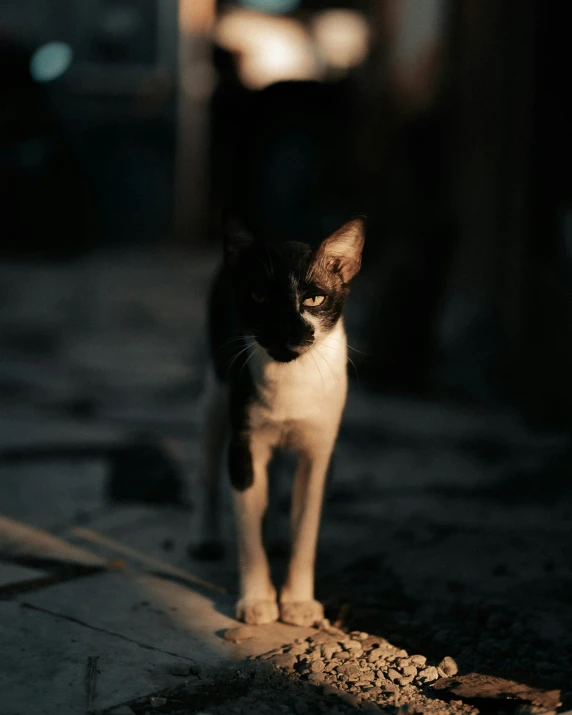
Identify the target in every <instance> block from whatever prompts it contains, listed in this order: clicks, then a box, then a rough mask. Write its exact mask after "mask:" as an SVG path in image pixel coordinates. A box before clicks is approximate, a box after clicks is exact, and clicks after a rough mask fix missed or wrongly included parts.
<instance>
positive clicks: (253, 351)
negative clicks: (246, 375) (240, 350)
mask: <svg viewBox="0 0 572 715" xmlns="http://www.w3.org/2000/svg"><path fill="white" fill-rule="evenodd" d="M249 347H251V348H252V352H251V353H250V355H249V356H248V357H247V358H246V360H245V361H244V362H243V363H242V367H241V368H240V372H239V373H238V381H239V382H240V376H241V375H242V371H243V370H244V368H245V367H246V366H247V365H248V363H249V361H250V360H251V359H252V358H253V357H254V355H255V354H256V346H253V345H250V346H249Z"/></svg>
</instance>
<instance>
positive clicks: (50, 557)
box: [0, 254, 572, 715]
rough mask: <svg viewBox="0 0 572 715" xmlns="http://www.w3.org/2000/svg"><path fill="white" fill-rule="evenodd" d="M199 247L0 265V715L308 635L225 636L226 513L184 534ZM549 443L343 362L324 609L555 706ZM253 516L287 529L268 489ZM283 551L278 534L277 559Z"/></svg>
mask: <svg viewBox="0 0 572 715" xmlns="http://www.w3.org/2000/svg"><path fill="white" fill-rule="evenodd" d="M212 266H213V261H212V259H211V258H210V257H208V256H202V257H197V258H195V259H193V260H182V259H181V258H180V257H179V258H177V257H171V258H161V259H158V258H157V257H153V256H147V255H144V254H141V255H138V256H133V255H130V256H122V255H115V256H112V257H110V256H101V257H92V258H90V259H86V260H84V261H82V262H80V263H77V264H73V265H68V266H61V265H57V266H49V265H36V266H34V265H23V264H14V265H4V266H2V268H1V269H0V404H1V413H0V597H1V599H2V600H0V633H1V634H2V637H1V638H0V713H2V715H28V713H29V714H30V715H32V714H34V715H38V714H44V713H45V714H46V715H52V713H53V714H54V715H55V714H56V713H57V714H58V715H66V714H67V713H70V715H71V714H72V713H73V714H74V715H75V714H76V713H81V712H85V711H87V709H88V708H90V709H93V710H95V711H97V712H101V711H106V710H111V711H113V710H115V711H116V712H117V713H119V712H129V710H125V709H123V710H122V709H121V708H125V707H127V705H126V704H127V703H130V702H132V701H133V700H134V699H135V698H141V697H143V696H146V695H149V694H152V693H155V692H157V691H160V690H162V689H164V688H169V687H174V686H176V685H177V684H178V683H180V682H181V678H182V677H183V675H182V674H183V673H186V674H187V675H188V674H189V672H191V674H192V673H203V674H204V673H208V672H211V671H212V672H214V671H215V670H216V669H217V668H219V667H220V666H222V665H225V664H228V663H232V662H237V661H241V660H242V659H244V658H245V657H247V656H252V655H258V654H261V653H264V652H265V651H268V650H270V649H272V648H275V647H277V646H279V645H281V644H283V643H286V642H289V641H292V640H294V639H295V638H297V637H306V636H307V635H308V633H309V631H304V630H303V629H296V628H291V627H287V626H284V625H275V626H269V627H261V628H259V629H257V630H256V632H255V635H254V637H252V638H249V639H248V640H245V641H242V642H240V643H233V642H231V641H228V640H226V639H225V638H224V635H223V634H224V631H225V630H226V629H227V628H229V627H232V626H236V625H237V624H236V622H235V621H234V620H233V610H232V605H233V594H234V592H235V590H236V567H235V559H234V556H235V555H234V551H233V546H232V519H231V516H230V512H229V511H228V512H227V513H228V515H229V516H228V519H227V520H226V521H225V529H226V536H227V545H228V549H227V554H226V556H225V558H224V559H223V560H222V561H219V562H215V563H208V564H207V563H204V562H198V561H196V560H194V559H192V558H191V557H190V556H189V555H188V544H189V541H190V540H191V538H192V536H193V533H194V532H193V529H194V526H195V523H194V515H195V511H194V496H195V493H196V491H195V488H194V481H193V480H194V476H195V474H194V466H195V465H196V459H197V450H198V439H199V438H198V429H199V425H200V391H201V385H202V379H203V378H202V375H203V369H204V347H203V344H202V340H201V326H202V320H203V304H204V296H205V292H206V281H207V279H208V276H209V272H210V271H211V270H212ZM571 464H572V463H571V460H570V451H569V442H568V437H567V435H561V434H554V433H539V432H538V431H535V430H533V429H531V428H530V427H528V426H527V425H526V424H525V423H524V422H523V421H522V420H521V419H520V418H519V417H518V416H516V415H510V414H489V413H487V414H481V413H477V412H476V411H474V410H468V409H460V408H454V407H451V406H444V405H441V404H433V403H423V402H419V401H414V400H406V399H396V398H392V399H388V398H381V397H376V396H373V395H371V394H368V392H367V390H366V389H365V388H363V387H360V386H359V385H358V384H357V382H356V381H354V382H353V383H352V391H351V395H350V399H349V402H348V409H347V413H346V418H345V421H344V425H343V428H342V432H341V435H340V440H339V444H338V449H337V453H336V462H335V470H334V475H333V479H332V482H331V484H330V486H329V492H328V498H327V502H326V505H325V510H324V522H323V529H322V534H321V542H320V555H319V563H318V570H317V588H318V596H319V597H320V598H321V599H322V600H323V601H324V603H325V605H326V609H327V615H328V616H329V617H330V619H331V620H332V621H334V620H338V621H339V622H340V623H341V624H343V625H345V626H347V627H348V628H357V629H360V630H364V631H367V632H369V633H373V634H376V635H379V636H383V637H385V638H387V639H389V640H390V641H391V642H393V643H395V644H396V645H398V646H399V647H402V648H406V649H408V650H409V651H410V652H419V653H423V654H425V655H426V656H427V657H428V659H429V661H430V662H438V661H439V660H440V659H441V658H442V657H443V656H445V655H450V656H453V657H454V658H455V659H456V661H457V663H458V665H459V668H460V671H461V673H463V672H466V673H468V672H471V671H477V672H480V673H487V674H491V675H495V676H510V677H514V678H518V679H520V681H521V682H525V683H527V684H529V685H540V686H542V687H547V688H557V689H560V690H561V692H562V701H563V704H564V707H572V701H571V699H570V697H571V691H572V675H571V674H572V598H571V596H570V594H572V548H571V546H572V543H571V538H570V536H571V526H572V507H571V502H572V499H571V483H570V480H569V473H570V466H571ZM227 496H228V495H227ZM273 527H274V530H275V531H276V532H278V533H282V534H285V533H286V530H287V492H283V493H281V494H279V495H278V499H277V516H276V517H275V518H274V523H273ZM284 565H285V558H284V556H283V555H281V554H280V553H279V552H278V553H277V554H276V556H275V558H274V559H273V566H274V568H275V571H276V577H277V578H279V577H280V575H281V573H282V572H283V570H284ZM189 669H190V670H189ZM193 677H199V676H193Z"/></svg>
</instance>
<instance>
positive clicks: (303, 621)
mask: <svg viewBox="0 0 572 715" xmlns="http://www.w3.org/2000/svg"><path fill="white" fill-rule="evenodd" d="M323 618H324V607H323V606H322V604H321V603H320V602H319V601H314V600H311V601H282V602H281V603H280V620H281V621H282V623H288V624H290V625H292V626H306V627H311V626H315V625H318V623H320V621H321V620H322V619H323Z"/></svg>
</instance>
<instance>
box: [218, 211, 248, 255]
mask: <svg viewBox="0 0 572 715" xmlns="http://www.w3.org/2000/svg"><path fill="white" fill-rule="evenodd" d="M253 243H254V238H253V237H252V234H250V233H249V232H248V231H247V230H246V229H245V228H244V226H242V224H241V223H240V222H239V221H237V220H236V219H234V218H232V219H228V220H227V221H225V224H224V233H223V248H224V259H225V261H226V262H227V263H234V262H235V261H236V260H237V258H239V257H240V255H241V254H242V253H244V251H246V250H247V249H248V248H250V247H251V246H252V244H253Z"/></svg>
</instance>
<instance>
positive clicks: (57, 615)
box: [20, 601, 214, 670]
mask: <svg viewBox="0 0 572 715" xmlns="http://www.w3.org/2000/svg"><path fill="white" fill-rule="evenodd" d="M20 605H21V607H22V608H29V609H30V610H32V611H39V612H40V613H47V614H48V615H50V616H54V617H55V618H62V619H63V620H65V621H70V622H71V623H76V624H78V625H80V626H85V627H86V628H90V629H91V630H92V631H98V632H99V633H105V634H107V635H108V636H115V637H116V638H121V640H124V641H127V642H128V643H134V644H135V645H138V646H139V647H140V648H146V649H147V650H154V651H157V652H159V653H164V654H165V655H170V656H173V657H174V658H182V659H183V660H188V661H190V662H191V663H195V664H196V665H200V666H201V667H203V668H205V667H206V668H211V669H213V670H214V666H212V665H208V664H206V663H201V662H199V661H198V660H195V659H194V658H190V657H189V656H188V655H181V654H180V653H173V652H171V651H169V650H163V649H162V648H157V647H156V646H153V645H148V644H147V643H141V642H140V641H137V640H135V639H134V638H130V637H129V636H124V635H123V634H121V633H115V632H114V631H108V630H107V629H106V628H99V627H98V626H92V625H91V624H90V623H86V622H85V621H81V620H80V619H79V618H74V617H73V616H66V615H65V614H64V613H56V612H55V611H50V610H49V609H48V608H42V607H41V606H34V605H33V604H31V603H27V602H26V601H22V603H21V604H20Z"/></svg>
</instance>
